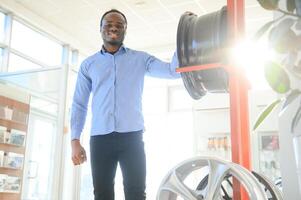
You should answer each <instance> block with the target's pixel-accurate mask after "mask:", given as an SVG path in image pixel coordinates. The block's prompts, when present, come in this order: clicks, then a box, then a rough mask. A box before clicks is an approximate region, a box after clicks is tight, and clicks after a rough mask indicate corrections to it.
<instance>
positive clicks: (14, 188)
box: [4, 176, 21, 193]
mask: <svg viewBox="0 0 301 200" xmlns="http://www.w3.org/2000/svg"><path fill="white" fill-rule="evenodd" d="M20 186H21V179H20V177H16V176H7V178H6V180H5V184H4V191H5V192H13V193H19V192H20Z"/></svg>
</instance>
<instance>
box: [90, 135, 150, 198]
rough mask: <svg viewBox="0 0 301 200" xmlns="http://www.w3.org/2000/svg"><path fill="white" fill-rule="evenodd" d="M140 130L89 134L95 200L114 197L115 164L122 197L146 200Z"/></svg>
mask: <svg viewBox="0 0 301 200" xmlns="http://www.w3.org/2000/svg"><path fill="white" fill-rule="evenodd" d="M141 132H142V131H138V132H129V133H117V132H113V133H110V134H107V135H100V136H92V137H91V139H90V151H91V168H92V177H93V186H94V197H95V200H114V178H115V174H116V167H117V163H119V165H120V168H121V172H122V176H123V187H124V195H125V200H145V198H146V197H145V176H146V164H145V152H144V143H143V138H142V133H141Z"/></svg>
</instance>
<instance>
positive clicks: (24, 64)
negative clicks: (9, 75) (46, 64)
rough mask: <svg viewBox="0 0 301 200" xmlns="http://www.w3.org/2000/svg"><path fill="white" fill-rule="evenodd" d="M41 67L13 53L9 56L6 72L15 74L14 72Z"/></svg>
mask: <svg viewBox="0 0 301 200" xmlns="http://www.w3.org/2000/svg"><path fill="white" fill-rule="evenodd" d="M41 68H42V66H40V65H38V64H35V63H33V62H31V61H29V60H26V59H25V58H22V57H21V56H18V55H16V54H14V53H11V54H10V56H9V64H8V71H9V72H15V71H24V70H31V69H41Z"/></svg>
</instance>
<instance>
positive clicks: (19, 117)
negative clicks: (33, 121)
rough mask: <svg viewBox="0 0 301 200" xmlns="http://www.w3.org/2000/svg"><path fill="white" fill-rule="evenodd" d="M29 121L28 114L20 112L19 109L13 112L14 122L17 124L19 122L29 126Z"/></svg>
mask: <svg viewBox="0 0 301 200" xmlns="http://www.w3.org/2000/svg"><path fill="white" fill-rule="evenodd" d="M27 119H28V114H26V113H24V112H22V111H20V110H18V109H15V108H14V109H13V112H12V120H13V121H15V122H19V123H22V124H27Z"/></svg>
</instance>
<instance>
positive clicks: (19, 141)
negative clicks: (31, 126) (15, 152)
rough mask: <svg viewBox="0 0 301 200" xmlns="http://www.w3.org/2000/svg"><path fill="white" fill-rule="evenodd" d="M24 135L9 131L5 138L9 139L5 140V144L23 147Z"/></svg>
mask: <svg viewBox="0 0 301 200" xmlns="http://www.w3.org/2000/svg"><path fill="white" fill-rule="evenodd" d="M25 134H26V133H25V132H23V131H19V130H16V129H11V130H10V133H9V134H8V137H7V138H9V139H7V140H6V143H9V144H14V145H18V146H24V141H25Z"/></svg>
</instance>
